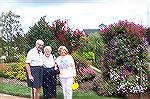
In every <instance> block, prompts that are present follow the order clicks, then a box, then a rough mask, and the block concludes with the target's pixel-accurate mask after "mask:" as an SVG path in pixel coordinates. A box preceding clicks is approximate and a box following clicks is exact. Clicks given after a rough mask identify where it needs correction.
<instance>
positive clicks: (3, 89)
mask: <svg viewBox="0 0 150 99" xmlns="http://www.w3.org/2000/svg"><path fill="white" fill-rule="evenodd" d="M0 93H6V94H10V95H15V96H22V97H27V98H29V97H30V94H31V89H30V88H28V87H25V86H21V85H17V84H9V83H3V82H0ZM41 97H42V93H41ZM57 99H63V94H62V90H61V89H60V88H59V87H58V88H57ZM73 99H123V98H116V97H102V96H98V95H97V94H96V93H95V92H94V91H89V92H78V91H74V92H73Z"/></svg>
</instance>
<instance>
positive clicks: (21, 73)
mask: <svg viewBox="0 0 150 99" xmlns="http://www.w3.org/2000/svg"><path fill="white" fill-rule="evenodd" d="M25 66H26V64H25V63H24V62H19V63H18V64H17V63H14V64H8V67H9V70H7V71H4V75H5V77H6V78H11V79H14V78H16V79H18V80H21V81H25V80H26V71H25Z"/></svg>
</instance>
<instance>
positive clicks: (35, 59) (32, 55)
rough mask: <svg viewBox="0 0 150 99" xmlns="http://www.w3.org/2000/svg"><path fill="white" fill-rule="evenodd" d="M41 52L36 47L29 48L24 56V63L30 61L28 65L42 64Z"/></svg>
mask: <svg viewBox="0 0 150 99" xmlns="http://www.w3.org/2000/svg"><path fill="white" fill-rule="evenodd" d="M43 56H44V55H43V53H42V52H38V50H37V48H36V47H34V48H33V49H31V50H30V51H29V52H28V54H27V58H26V63H30V66H43Z"/></svg>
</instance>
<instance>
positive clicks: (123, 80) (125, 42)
mask: <svg viewBox="0 0 150 99" xmlns="http://www.w3.org/2000/svg"><path fill="white" fill-rule="evenodd" d="M101 32H102V35H103V37H104V39H105V42H106V44H107V45H108V46H107V47H106V51H105V53H104V56H105V60H106V61H105V65H106V67H107V71H106V73H108V75H109V76H108V78H109V79H110V80H112V81H114V82H115V83H116V85H120V84H121V85H120V86H119V87H117V89H118V90H119V89H120V88H121V87H122V86H126V85H129V86H128V87H126V88H127V90H126V91H127V92H131V91H129V89H131V87H137V86H132V85H133V84H137V83H138V81H137V80H135V79H129V77H130V76H132V75H133V74H134V75H135V76H138V77H139V75H140V73H141V72H142V73H143V74H145V75H147V73H148V72H147V71H148V67H147V66H146V65H145V63H146V62H147V45H148V42H147V38H146V37H145V35H144V34H145V32H146V29H145V28H144V27H143V26H141V25H139V24H134V23H133V22H128V21H127V20H126V21H119V22H118V23H115V24H111V25H109V26H108V27H107V28H105V29H104V30H102V31H101ZM141 77H143V76H140V78H141ZM144 77H145V76H144ZM129 81H130V83H127V82H129ZM146 82H147V81H146ZM146 82H145V84H146ZM143 89H144V91H145V90H146V89H147V87H145V86H143ZM126 91H121V92H122V93H126Z"/></svg>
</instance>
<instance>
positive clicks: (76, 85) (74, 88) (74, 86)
mask: <svg viewBox="0 0 150 99" xmlns="http://www.w3.org/2000/svg"><path fill="white" fill-rule="evenodd" d="M78 87H79V84H78V82H77V81H76V82H74V83H73V84H72V90H76V89H77V88H78Z"/></svg>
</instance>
